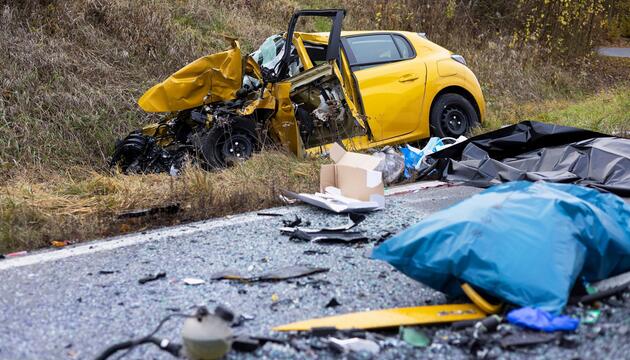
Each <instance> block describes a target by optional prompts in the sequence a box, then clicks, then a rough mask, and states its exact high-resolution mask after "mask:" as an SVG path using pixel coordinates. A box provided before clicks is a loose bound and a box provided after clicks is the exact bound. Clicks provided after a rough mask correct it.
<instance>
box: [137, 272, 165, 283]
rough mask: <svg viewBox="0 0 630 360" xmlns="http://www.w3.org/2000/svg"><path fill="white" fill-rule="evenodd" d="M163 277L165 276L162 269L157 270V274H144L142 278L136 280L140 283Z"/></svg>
mask: <svg viewBox="0 0 630 360" xmlns="http://www.w3.org/2000/svg"><path fill="white" fill-rule="evenodd" d="M164 277H166V273H165V272H163V271H162V272H159V273H157V274H153V275H148V276H145V277H143V278H142V279H140V280H138V282H139V283H140V284H146V283H148V282H150V281H155V280H158V279H161V278H164Z"/></svg>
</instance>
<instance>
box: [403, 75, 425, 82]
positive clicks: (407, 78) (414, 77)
mask: <svg viewBox="0 0 630 360" xmlns="http://www.w3.org/2000/svg"><path fill="white" fill-rule="evenodd" d="M419 77H420V75H418V74H405V75H403V76H401V77H400V79H398V81H399V82H407V81H414V80H418V78H419Z"/></svg>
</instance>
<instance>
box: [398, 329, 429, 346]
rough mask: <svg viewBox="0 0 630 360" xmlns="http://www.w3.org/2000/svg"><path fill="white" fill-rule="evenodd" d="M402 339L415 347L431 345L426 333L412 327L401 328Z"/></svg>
mask: <svg viewBox="0 0 630 360" xmlns="http://www.w3.org/2000/svg"><path fill="white" fill-rule="evenodd" d="M400 335H401V337H402V339H403V340H404V341H405V342H406V343H407V344H409V345H411V346H413V347H427V346H429V345H431V339H429V337H428V336H427V334H425V333H424V331H422V330H420V329H416V328H412V327H402V326H401V327H400Z"/></svg>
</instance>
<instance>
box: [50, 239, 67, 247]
mask: <svg viewBox="0 0 630 360" xmlns="http://www.w3.org/2000/svg"><path fill="white" fill-rule="evenodd" d="M68 244H69V242H68V241H56V240H55V241H51V242H50V245H52V246H53V247H56V248H62V247H65V246H67V245H68Z"/></svg>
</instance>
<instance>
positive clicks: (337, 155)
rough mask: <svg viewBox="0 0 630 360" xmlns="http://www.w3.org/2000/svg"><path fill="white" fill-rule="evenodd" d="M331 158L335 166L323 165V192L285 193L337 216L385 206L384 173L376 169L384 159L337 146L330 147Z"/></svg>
mask: <svg viewBox="0 0 630 360" xmlns="http://www.w3.org/2000/svg"><path fill="white" fill-rule="evenodd" d="M330 158H331V159H332V160H333V161H334V162H335V163H334V164H330V165H322V167H321V170H320V174H319V189H320V192H318V193H315V194H296V193H293V192H290V191H284V192H283V193H284V195H285V196H288V197H290V198H294V199H299V200H302V201H303V202H305V203H308V204H311V205H315V206H318V207H321V208H323V209H327V210H330V211H334V212H337V213H341V212H366V211H373V210H378V209H382V208H384V207H385V195H384V193H385V192H384V185H383V174H382V173H381V172H380V171H376V170H374V169H376V168H377V166H378V165H379V163H380V162H381V161H382V159H381V158H378V157H376V156H372V155H365V154H358V153H353V152H348V151H346V150H344V149H343V148H342V147H341V145H339V144H336V143H335V144H333V145H332V147H331V148H330Z"/></svg>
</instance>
